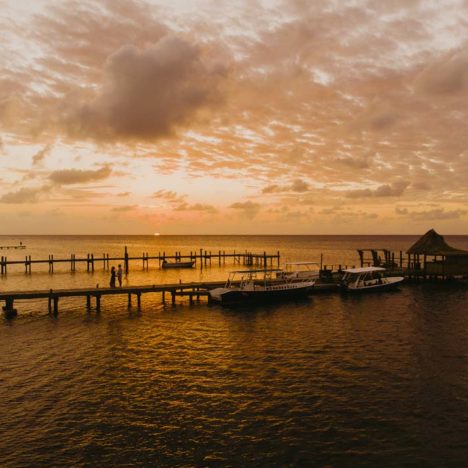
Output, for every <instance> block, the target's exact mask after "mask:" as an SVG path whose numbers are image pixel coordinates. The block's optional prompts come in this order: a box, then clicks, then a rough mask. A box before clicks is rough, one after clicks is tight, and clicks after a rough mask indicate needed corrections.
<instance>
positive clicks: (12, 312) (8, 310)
mask: <svg viewBox="0 0 468 468" xmlns="http://www.w3.org/2000/svg"><path fill="white" fill-rule="evenodd" d="M13 304H14V299H13V298H12V297H7V298H6V299H5V306H4V307H3V311H4V312H5V317H6V318H13V317H16V316H17V315H18V311H17V310H16V309H15V308H14V307H13Z"/></svg>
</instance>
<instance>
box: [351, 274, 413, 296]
mask: <svg viewBox="0 0 468 468" xmlns="http://www.w3.org/2000/svg"><path fill="white" fill-rule="evenodd" d="M403 281H404V278H403V277H401V276H395V277H388V278H385V282H383V283H375V284H368V285H364V286H359V287H352V286H343V287H342V289H343V291H345V292H350V293H353V294H354V293H368V292H379V291H389V290H392V289H397V287H398V286H399V285H400V284H401V283H402V282H403Z"/></svg>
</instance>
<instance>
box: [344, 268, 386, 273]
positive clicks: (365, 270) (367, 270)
mask: <svg viewBox="0 0 468 468" xmlns="http://www.w3.org/2000/svg"><path fill="white" fill-rule="evenodd" d="M373 271H385V268H382V267H362V268H348V269H347V270H343V272H344V273H355V274H357V273H372V272H373Z"/></svg>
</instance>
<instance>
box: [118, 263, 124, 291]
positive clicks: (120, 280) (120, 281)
mask: <svg viewBox="0 0 468 468" xmlns="http://www.w3.org/2000/svg"><path fill="white" fill-rule="evenodd" d="M122 275H123V270H122V265H119V268H118V270H117V280H118V281H119V287H120V288H121V287H122Z"/></svg>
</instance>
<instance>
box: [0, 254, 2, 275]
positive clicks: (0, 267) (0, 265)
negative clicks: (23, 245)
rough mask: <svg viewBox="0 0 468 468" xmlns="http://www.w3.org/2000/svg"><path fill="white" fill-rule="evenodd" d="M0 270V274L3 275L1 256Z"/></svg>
mask: <svg viewBox="0 0 468 468" xmlns="http://www.w3.org/2000/svg"><path fill="white" fill-rule="evenodd" d="M0 269H1V273H2V275H3V255H2V261H1V263H0Z"/></svg>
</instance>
